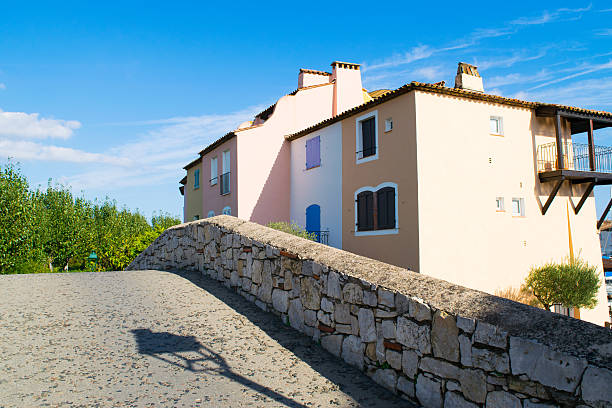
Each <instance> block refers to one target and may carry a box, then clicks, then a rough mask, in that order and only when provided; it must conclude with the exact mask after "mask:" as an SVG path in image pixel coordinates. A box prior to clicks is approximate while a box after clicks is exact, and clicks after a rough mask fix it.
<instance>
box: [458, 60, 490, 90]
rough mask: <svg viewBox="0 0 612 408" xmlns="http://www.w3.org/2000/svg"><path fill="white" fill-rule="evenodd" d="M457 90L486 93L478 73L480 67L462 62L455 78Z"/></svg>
mask: <svg viewBox="0 0 612 408" xmlns="http://www.w3.org/2000/svg"><path fill="white" fill-rule="evenodd" d="M455 88H459V89H465V90H467V91H476V92H484V86H483V84H482V78H481V77H480V74H479V73H478V67H475V66H474V65H470V64H466V63H465V62H460V63H459V66H458V67H457V76H456V77H455Z"/></svg>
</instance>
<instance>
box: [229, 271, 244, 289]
mask: <svg viewBox="0 0 612 408" xmlns="http://www.w3.org/2000/svg"><path fill="white" fill-rule="evenodd" d="M230 285H231V286H242V285H241V282H240V275H239V274H238V271H232V272H231V275H230Z"/></svg>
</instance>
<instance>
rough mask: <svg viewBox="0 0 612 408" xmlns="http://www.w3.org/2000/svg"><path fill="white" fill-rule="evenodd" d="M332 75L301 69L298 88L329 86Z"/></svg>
mask: <svg viewBox="0 0 612 408" xmlns="http://www.w3.org/2000/svg"><path fill="white" fill-rule="evenodd" d="M330 77H331V74H330V73H329V72H323V71H316V70H314V69H304V68H302V69H300V74H299V75H298V88H305V87H307V86H313V85H322V84H329V82H330Z"/></svg>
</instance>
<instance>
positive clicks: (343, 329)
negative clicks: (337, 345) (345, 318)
mask: <svg viewBox="0 0 612 408" xmlns="http://www.w3.org/2000/svg"><path fill="white" fill-rule="evenodd" d="M336 331H337V332H338V333H342V334H354V333H353V327H352V326H351V325H350V324H339V323H336ZM357 334H359V333H357Z"/></svg>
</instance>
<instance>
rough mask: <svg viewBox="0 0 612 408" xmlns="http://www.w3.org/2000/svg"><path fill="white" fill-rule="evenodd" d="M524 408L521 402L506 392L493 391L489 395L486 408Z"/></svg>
mask: <svg viewBox="0 0 612 408" xmlns="http://www.w3.org/2000/svg"><path fill="white" fill-rule="evenodd" d="M501 407H503V408H522V405H521V400H520V399H518V398H517V397H515V396H514V395H512V394H510V393H509V392H506V391H493V392H490V393H489V394H488V395H487V404H486V408H501Z"/></svg>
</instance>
